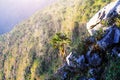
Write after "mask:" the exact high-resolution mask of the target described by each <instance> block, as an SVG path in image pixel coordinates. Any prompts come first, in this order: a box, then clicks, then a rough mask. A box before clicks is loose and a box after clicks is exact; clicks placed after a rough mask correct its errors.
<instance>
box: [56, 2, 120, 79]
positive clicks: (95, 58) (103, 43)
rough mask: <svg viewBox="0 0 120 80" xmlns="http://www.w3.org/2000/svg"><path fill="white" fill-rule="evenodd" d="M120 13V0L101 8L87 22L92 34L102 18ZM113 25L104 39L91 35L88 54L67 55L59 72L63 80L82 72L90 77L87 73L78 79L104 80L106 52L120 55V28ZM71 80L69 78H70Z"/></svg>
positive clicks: (87, 41) (110, 17)
mask: <svg viewBox="0 0 120 80" xmlns="http://www.w3.org/2000/svg"><path fill="white" fill-rule="evenodd" d="M119 14H120V0H117V1H116V2H112V3H110V4H108V5H107V6H106V7H104V8H103V9H101V10H100V11H99V12H98V13H97V14H95V16H93V18H91V20H90V21H89V22H88V23H87V29H88V31H89V32H90V34H91V35H93V34H94V33H95V31H96V30H99V28H100V27H102V25H101V24H100V22H101V20H107V19H109V20H111V19H112V18H115V17H117V15H119ZM111 24H112V25H111V26H107V27H108V28H106V30H105V34H103V35H102V36H103V37H102V39H100V40H98V41H96V39H95V37H94V36H92V37H89V38H88V39H86V40H85V43H86V44H88V51H87V53H86V54H82V53H81V55H78V54H77V53H76V52H71V53H70V54H69V55H68V56H67V57H66V64H65V65H64V66H63V67H61V68H60V69H59V71H58V72H57V73H61V75H60V76H61V80H66V79H67V77H68V75H69V74H71V73H72V74H74V73H77V74H81V73H82V72H86V73H89V75H90V76H89V77H86V76H85V75H84V76H83V75H82V76H83V77H81V78H79V79H78V80H103V79H101V75H102V73H103V72H104V68H103V63H106V61H107V59H105V58H106V57H105V56H106V55H107V54H106V53H107V52H109V53H110V55H112V57H113V56H115V57H116V56H117V57H120V28H118V27H117V26H116V25H115V24H114V23H111ZM98 27H99V28H98ZM94 45H97V46H98V48H99V49H96V48H95V47H94ZM68 80H69V79H68Z"/></svg>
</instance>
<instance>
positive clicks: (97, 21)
mask: <svg viewBox="0 0 120 80" xmlns="http://www.w3.org/2000/svg"><path fill="white" fill-rule="evenodd" d="M118 15H120V0H116V1H115V2H111V3H110V4H108V5H107V6H105V7H104V8H102V9H101V10H100V11H98V12H97V13H96V14H95V15H94V16H93V17H92V18H91V19H90V21H89V22H88V23H87V29H88V31H89V33H90V35H93V34H95V32H96V31H98V30H99V29H100V28H101V27H102V24H101V21H102V20H110V19H113V18H115V17H117V16H118ZM112 24H113V23H112ZM106 29H107V26H106V28H104V30H106Z"/></svg>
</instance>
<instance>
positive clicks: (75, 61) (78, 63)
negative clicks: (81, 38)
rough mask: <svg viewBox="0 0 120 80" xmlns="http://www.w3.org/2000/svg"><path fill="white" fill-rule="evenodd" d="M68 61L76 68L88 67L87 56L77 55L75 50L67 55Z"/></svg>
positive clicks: (70, 65) (69, 64)
mask: <svg viewBox="0 0 120 80" xmlns="http://www.w3.org/2000/svg"><path fill="white" fill-rule="evenodd" d="M66 62H67V64H68V66H69V67H72V68H76V69H81V70H84V69H86V67H87V64H86V63H85V56H84V55H80V56H78V55H77V56H75V54H74V53H73V52H71V53H70V54H69V55H68V56H67V57H66Z"/></svg>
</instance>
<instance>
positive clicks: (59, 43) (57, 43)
mask: <svg viewBox="0 0 120 80" xmlns="http://www.w3.org/2000/svg"><path fill="white" fill-rule="evenodd" d="M70 42H71V40H70V39H69V38H68V37H67V35H66V34H64V33H56V34H55V35H54V36H53V37H52V39H51V44H52V46H53V47H54V48H58V49H59V53H60V55H61V56H62V57H64V56H65V54H66V53H65V45H67V44H69V43H70Z"/></svg>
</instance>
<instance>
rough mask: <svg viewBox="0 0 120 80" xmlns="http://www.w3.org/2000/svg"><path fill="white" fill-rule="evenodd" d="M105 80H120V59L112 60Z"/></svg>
mask: <svg viewBox="0 0 120 80" xmlns="http://www.w3.org/2000/svg"><path fill="white" fill-rule="evenodd" d="M105 80H120V59H119V58H117V59H115V60H111V62H110V64H109V66H108V67H107V71H106V75H105Z"/></svg>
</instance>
